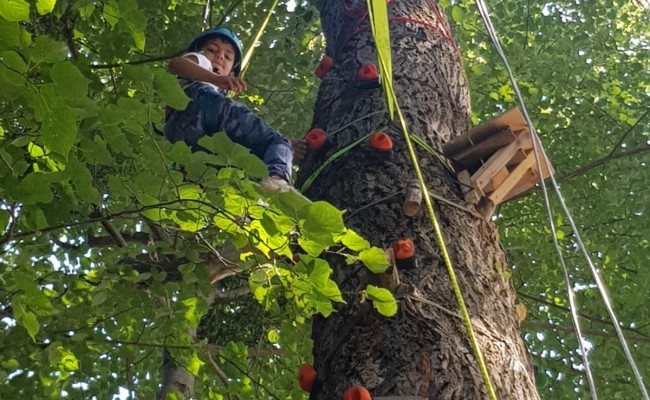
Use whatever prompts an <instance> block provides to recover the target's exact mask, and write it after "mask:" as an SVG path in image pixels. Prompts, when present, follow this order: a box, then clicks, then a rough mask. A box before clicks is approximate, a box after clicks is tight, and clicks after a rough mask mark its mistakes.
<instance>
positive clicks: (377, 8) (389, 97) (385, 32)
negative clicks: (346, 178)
mask: <svg viewBox="0 0 650 400" xmlns="http://www.w3.org/2000/svg"><path fill="white" fill-rule="evenodd" d="M366 3H367V5H368V19H369V23H370V27H371V32H372V38H373V40H374V42H375V48H376V50H377V59H378V60H379V69H380V73H381V75H382V86H383V89H384V94H385V96H384V98H385V99H386V105H387V107H388V109H389V111H391V112H390V118H391V119H393V112H392V111H393V110H395V111H397V116H398V118H399V122H400V125H401V127H402V133H403V134H404V141H405V142H406V146H407V148H408V151H409V155H410V157H411V163H412V164H413V169H414V170H415V174H416V176H417V178H418V183H419V184H420V187H421V188H422V192H423V195H424V202H425V204H426V208H427V213H428V214H429V218H430V220H431V225H433V228H434V230H435V233H436V241H437V242H438V246H440V252H441V253H442V257H443V259H444V261H445V267H446V268H447V274H448V275H449V280H450V281H451V286H452V287H453V289H454V295H455V296H456V302H457V303H458V307H459V308H460V312H461V315H462V317H463V323H464V325H465V328H466V329H467V335H468V336H469V341H470V344H471V345H472V350H473V351H474V356H475V357H476V362H477V363H478V366H479V369H480V370H481V375H482V376H483V381H484V382H485V386H486V388H487V392H488V394H489V396H490V399H491V400H497V395H496V393H495V391H494V387H493V386H492V381H491V380H490V375H489V374H488V371H487V366H486V364H485V360H484V359H483V354H482V353H481V347H480V346H479V343H478V340H477V338H476V334H474V328H473V327H472V321H471V319H470V315H469V311H468V310H467V306H466V305H465V300H463V294H462V293H461V290H460V286H459V285H458V279H457V278H456V272H455V271H454V267H453V265H452V264H451V259H450V258H449V252H448V251H447V246H446V245H445V239H444V237H443V236H442V229H441V228H440V224H439V223H438V218H437V217H436V212H435V211H434V209H433V203H432V202H431V196H430V195H429V189H428V188H427V186H426V183H425V182H424V178H423V177H422V171H421V170H420V163H419V162H418V158H417V156H416V154H415V149H414V148H413V143H412V142H411V135H410V134H409V132H408V128H407V126H406V120H405V119H404V115H403V114H402V109H401V107H400V105H399V102H398V101H397V95H396V94H395V91H394V90H393V85H392V73H391V65H390V62H391V61H390V59H391V58H390V38H389V31H390V26H389V23H388V9H387V6H386V2H385V1H381V0H366ZM380 24H381V25H382V26H379V25H380ZM379 35H381V37H379ZM380 42H381V44H380ZM386 61H388V63H387V62H386ZM387 64H388V65H387ZM443 165H444V163H443Z"/></svg>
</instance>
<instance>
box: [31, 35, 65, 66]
mask: <svg viewBox="0 0 650 400" xmlns="http://www.w3.org/2000/svg"><path fill="white" fill-rule="evenodd" d="M67 55H68V46H66V45H65V43H63V42H60V41H58V40H54V39H52V38H50V37H49V36H44V35H43V36H38V37H36V39H35V40H34V44H33V45H32V47H30V48H29V50H28V51H27V56H28V57H29V59H30V60H32V61H34V62H36V63H41V62H56V61H63V60H65V58H66V57H67Z"/></svg>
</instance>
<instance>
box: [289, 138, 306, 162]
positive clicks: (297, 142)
mask: <svg viewBox="0 0 650 400" xmlns="http://www.w3.org/2000/svg"><path fill="white" fill-rule="evenodd" d="M291 145H292V146H293V160H294V161H295V162H296V163H299V162H300V161H302V159H303V158H305V154H307V141H306V140H304V139H291Z"/></svg>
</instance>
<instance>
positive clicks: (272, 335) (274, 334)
mask: <svg viewBox="0 0 650 400" xmlns="http://www.w3.org/2000/svg"><path fill="white" fill-rule="evenodd" d="M266 338H267V339H268V341H269V343H278V342H279V341H280V333H279V332H278V331H277V329H271V330H269V331H268V333H267V334H266Z"/></svg>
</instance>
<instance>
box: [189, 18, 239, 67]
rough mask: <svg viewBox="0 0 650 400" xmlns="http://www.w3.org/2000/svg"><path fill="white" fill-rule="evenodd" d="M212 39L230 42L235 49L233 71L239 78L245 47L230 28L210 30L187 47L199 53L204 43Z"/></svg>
mask: <svg viewBox="0 0 650 400" xmlns="http://www.w3.org/2000/svg"><path fill="white" fill-rule="evenodd" d="M211 37H219V38H221V39H224V40H226V41H228V42H229V43H230V44H232V46H233V47H234V48H235V63H234V64H233V67H232V71H233V72H234V73H235V76H239V73H240V72H241V60H242V54H243V53H244V46H242V44H241V41H240V40H239V38H238V37H237V35H235V34H234V33H233V31H231V30H230V29H228V28H225V27H223V26H215V27H214V28H210V29H208V30H207V31H203V32H201V34H200V35H199V36H197V37H195V38H194V40H192V43H190V45H189V46H188V47H187V51H199V50H200V47H201V45H202V44H203V42H204V41H205V40H206V39H208V38H211Z"/></svg>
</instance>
